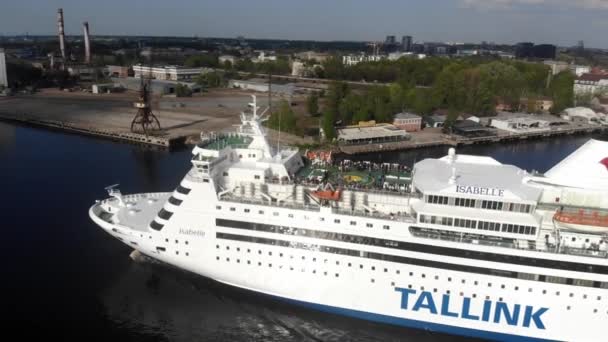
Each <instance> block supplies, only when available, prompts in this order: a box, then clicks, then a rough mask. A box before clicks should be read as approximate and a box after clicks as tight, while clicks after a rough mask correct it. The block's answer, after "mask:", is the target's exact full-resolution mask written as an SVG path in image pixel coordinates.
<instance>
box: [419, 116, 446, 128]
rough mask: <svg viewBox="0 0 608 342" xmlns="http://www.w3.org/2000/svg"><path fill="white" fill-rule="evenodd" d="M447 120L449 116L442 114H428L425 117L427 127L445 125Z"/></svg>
mask: <svg viewBox="0 0 608 342" xmlns="http://www.w3.org/2000/svg"><path fill="white" fill-rule="evenodd" d="M446 120H447V116H446V115H441V114H433V115H428V116H425V117H424V123H425V125H426V127H431V128H440V127H443V125H444V124H445V121H446Z"/></svg>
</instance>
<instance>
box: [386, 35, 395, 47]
mask: <svg viewBox="0 0 608 342" xmlns="http://www.w3.org/2000/svg"><path fill="white" fill-rule="evenodd" d="M384 44H386V45H395V44H397V39H395V36H386V40H385V41H384Z"/></svg>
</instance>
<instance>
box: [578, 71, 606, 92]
mask: <svg viewBox="0 0 608 342" xmlns="http://www.w3.org/2000/svg"><path fill="white" fill-rule="evenodd" d="M606 93H608V75H597V74H583V75H581V76H580V77H577V78H576V79H575V80H574V94H575V95H581V94H591V95H602V94H606Z"/></svg>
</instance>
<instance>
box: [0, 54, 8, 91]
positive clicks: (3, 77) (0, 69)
mask: <svg viewBox="0 0 608 342" xmlns="http://www.w3.org/2000/svg"><path fill="white" fill-rule="evenodd" d="M0 86H4V87H8V76H7V74H6V56H5V54H4V50H3V49H0Z"/></svg>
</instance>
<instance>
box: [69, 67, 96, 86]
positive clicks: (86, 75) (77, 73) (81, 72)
mask: <svg viewBox="0 0 608 342" xmlns="http://www.w3.org/2000/svg"><path fill="white" fill-rule="evenodd" d="M67 70H68V74H70V76H72V77H75V78H78V79H79V80H80V81H86V82H91V81H93V80H95V78H96V77H97V70H96V69H95V68H93V67H90V66H88V65H72V66H69V67H68V69H67Z"/></svg>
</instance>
